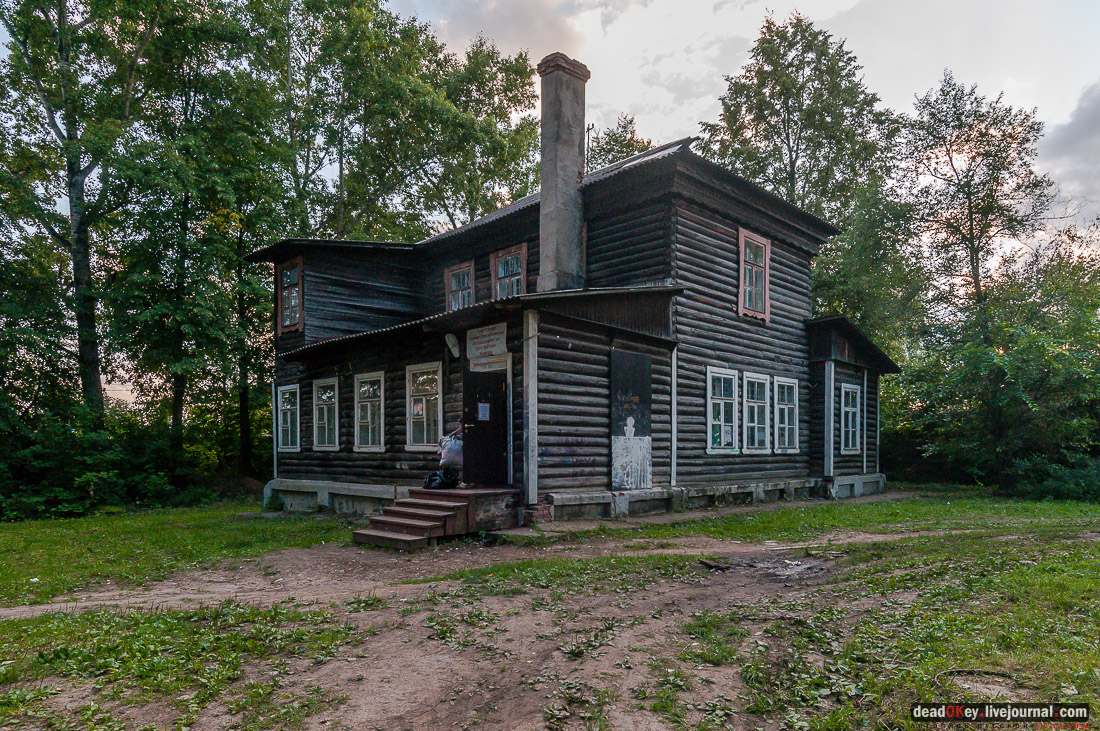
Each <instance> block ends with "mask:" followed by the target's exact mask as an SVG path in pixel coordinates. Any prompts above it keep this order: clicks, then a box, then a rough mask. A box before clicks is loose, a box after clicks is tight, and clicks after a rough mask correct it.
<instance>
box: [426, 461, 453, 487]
mask: <svg viewBox="0 0 1100 731" xmlns="http://www.w3.org/2000/svg"><path fill="white" fill-rule="evenodd" d="M456 487H458V470H454V469H451V468H450V467H443V468H442V469H438V470H436V471H435V472H432V473H430V474H429V475H428V476H427V477H426V478H425V479H424V489H425V490H453V489H455V488H456Z"/></svg>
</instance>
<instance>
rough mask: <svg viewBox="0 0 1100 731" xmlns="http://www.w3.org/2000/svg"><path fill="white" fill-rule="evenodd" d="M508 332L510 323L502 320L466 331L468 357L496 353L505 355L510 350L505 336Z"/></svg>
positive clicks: (479, 356)
mask: <svg viewBox="0 0 1100 731" xmlns="http://www.w3.org/2000/svg"><path fill="white" fill-rule="evenodd" d="M507 334H508V323H506V322H500V323H497V324H496V325H489V326H488V327H479V328H475V329H473V330H467V331H466V357H467V358H469V359H471V360H473V359H474V358H489V357H492V356H494V355H504V354H505V353H506V352H508V348H507V346H506V345H505V337H506V336H507Z"/></svg>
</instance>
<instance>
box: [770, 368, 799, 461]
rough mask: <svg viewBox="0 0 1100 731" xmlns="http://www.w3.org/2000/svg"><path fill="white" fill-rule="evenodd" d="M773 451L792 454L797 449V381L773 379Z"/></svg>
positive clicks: (777, 377)
mask: <svg viewBox="0 0 1100 731" xmlns="http://www.w3.org/2000/svg"><path fill="white" fill-rule="evenodd" d="M774 381H775V451H776V452H778V453H782V454H793V453H795V452H797V451H798V381H796V380H794V379H793V378H781V377H779V376H776V377H775V379H774Z"/></svg>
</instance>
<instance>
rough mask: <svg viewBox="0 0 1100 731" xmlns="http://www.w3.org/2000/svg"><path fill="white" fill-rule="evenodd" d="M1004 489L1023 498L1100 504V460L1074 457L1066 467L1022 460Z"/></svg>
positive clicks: (1038, 459)
mask: <svg viewBox="0 0 1100 731" xmlns="http://www.w3.org/2000/svg"><path fill="white" fill-rule="evenodd" d="M1004 488H1005V491H1006V492H1009V493H1011V494H1014V495H1019V496H1021V497H1030V498H1040V499H1043V498H1049V499H1052V500H1088V501H1092V502H1100V457H1096V456H1090V455H1074V456H1072V457H1070V458H1069V459H1067V460H1066V462H1065V464H1057V463H1051V462H1049V461H1047V460H1045V459H1043V458H1041V457H1033V458H1031V459H1028V460H1021V461H1019V462H1017V463H1016V468H1015V470H1013V473H1012V475H1011V479H1010V480H1008V481H1006V483H1005V484H1004Z"/></svg>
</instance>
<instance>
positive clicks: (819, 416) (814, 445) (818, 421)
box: [807, 360, 838, 477]
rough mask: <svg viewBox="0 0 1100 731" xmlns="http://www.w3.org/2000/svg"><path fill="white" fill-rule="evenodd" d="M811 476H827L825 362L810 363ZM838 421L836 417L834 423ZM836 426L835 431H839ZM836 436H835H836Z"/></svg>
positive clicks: (809, 449)
mask: <svg viewBox="0 0 1100 731" xmlns="http://www.w3.org/2000/svg"><path fill="white" fill-rule="evenodd" d="M809 406H810V408H809V411H810V442H809V444H808V445H807V446H808V450H807V451H808V452H809V455H810V476H811V477H821V476H823V475H824V474H825V361H823V360H815V361H813V362H812V363H810V395H809ZM837 420H838V419H837V418H836V417H834V422H835V421H837ZM837 428H838V427H837V425H836V424H834V426H833V429H834V430H835V429H837ZM834 436H835V435H834Z"/></svg>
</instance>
